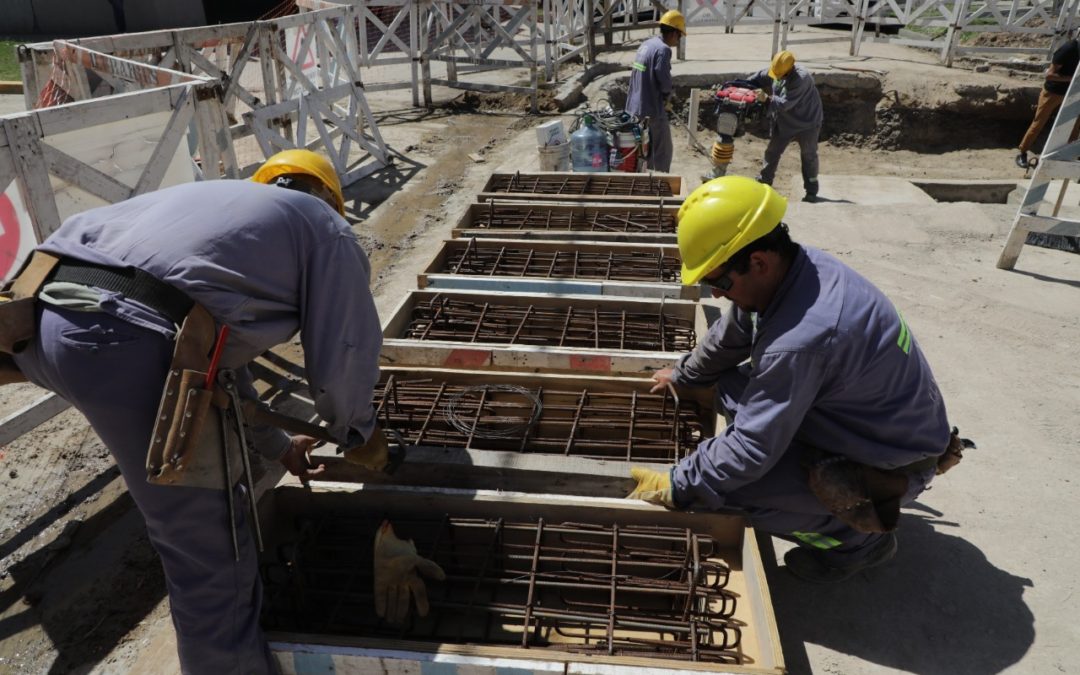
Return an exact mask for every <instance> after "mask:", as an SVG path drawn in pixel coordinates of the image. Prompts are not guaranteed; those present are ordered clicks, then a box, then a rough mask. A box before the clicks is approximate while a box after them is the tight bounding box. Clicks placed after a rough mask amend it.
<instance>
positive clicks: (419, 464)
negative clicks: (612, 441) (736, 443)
mask: <svg viewBox="0 0 1080 675" xmlns="http://www.w3.org/2000/svg"><path fill="white" fill-rule="evenodd" d="M391 376H392V377H394V378H396V379H397V380H398V381H403V380H404V381H409V380H418V379H424V380H430V381H431V382H432V383H434V384H440V383H444V382H445V383H446V384H448V385H463V386H468V385H502V384H508V385H519V386H523V387H526V388H529V387H537V386H539V387H543V388H544V390H545V391H552V390H556V389H559V388H563V389H567V388H569V389H572V390H574V391H580V390H588V391H589V392H590V394H593V395H599V394H604V393H613V394H630V393H634V392H636V393H638V394H647V393H648V392H649V390H650V389H651V388H652V386H653V385H654V384H655V383H654V382H653V381H652V379H651V378H650V377H649V376H648V375H636V376H630V375H619V376H616V375H597V374H592V373H547V372H544V373H524V372H506V371H495V370H470V369H457V368H428V367H412V366H395V367H384V368H382V369H381V379H380V382H386V381H387V379H388V378H390V377H391ZM679 395H680V396H681V397H682V398H683V399H685V400H693V401H694V402H695V403H697V404H698V407H699V409H700V410H701V415H700V417H699V418H698V420H697V421H698V422H699V423H700V425H701V428H702V434H703V437H704V438H707V437H709V436H712V435H713V434H714V433H715V432H716V430H717V429H719V428H722V426H723V421H722V418H717V417H716V415H715V414H714V413H713V412H712V399H711V392H710V391H709V390H705V389H687V390H685V391H680V392H679ZM300 414H303V413H300ZM311 456H312V461H313V462H315V463H317V464H325V465H326V473H325V475H324V479H325V480H329V481H346V482H352V481H365V482H369V483H395V484H399V485H426V486H434V487H446V488H467V489H499V490H522V489H525V490H530V491H542V492H554V493H558V494H581V495H593V496H602V497H622V496H624V495H626V494H628V493H629V492H630V490H631V489H633V485H634V483H633V480H631V478H630V468H631V467H632V466H647V467H650V468H653V469H657V470H665V471H666V470H667V469H668V468H669V466H670V464H671V462H670V461H669V460H666V459H665V460H662V461H658V462H650V461H646V460H639V459H636V460H633V461H628V460H624V459H590V458H583V457H574V456H565V455H563V454H557V453H543V452H511V451H501V450H488V449H479V448H477V447H473V446H470V447H465V448H457V447H444V446H435V445H426V444H425V445H420V446H416V445H414V446H410V447H409V452H408V454H407V456H406V459H405V462H404V463H403V464H402V465H401V466H400V467H399V468H398V469H397V471H396V472H395V473H394V474H393V476H387V475H385V474H376V475H372V474H370V473H369V472H367V471H365V470H364V469H362V468H359V467H357V466H355V465H353V464H349V463H347V462H346V461H345V460H344V459H343V458H342V456H341V455H339V454H337V449H336V448H334V447H332V446H329V445H327V446H323V447H321V448H318V449H316V450H315V451H313V452H312V455H311Z"/></svg>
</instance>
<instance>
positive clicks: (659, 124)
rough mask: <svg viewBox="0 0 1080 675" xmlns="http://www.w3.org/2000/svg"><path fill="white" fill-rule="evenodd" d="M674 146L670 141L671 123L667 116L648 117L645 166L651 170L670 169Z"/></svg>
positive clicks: (664, 170)
mask: <svg viewBox="0 0 1080 675" xmlns="http://www.w3.org/2000/svg"><path fill="white" fill-rule="evenodd" d="M674 154H675V148H674V146H673V145H672V142H671V123H670V122H669V121H668V118H667V116H666V115H665V116H663V117H653V118H650V119H649V161H648V162H647V163H646V167H647V168H649V169H651V170H653V171H663V172H664V173H667V172H668V171H671V158H672V156H673V155H674Z"/></svg>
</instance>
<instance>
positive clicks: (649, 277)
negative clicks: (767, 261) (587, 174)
mask: <svg viewBox="0 0 1080 675" xmlns="http://www.w3.org/2000/svg"><path fill="white" fill-rule="evenodd" d="M680 266H681V262H680V260H679V258H678V257H677V256H672V255H666V254H665V253H664V252H663V251H660V250H658V251H655V252H653V251H628V252H620V253H616V252H614V251H610V250H609V251H601V250H595V251H579V250H570V249H569V248H568V249H567V250H563V251H559V250H544V249H541V248H533V247H529V246H527V245H521V246H506V245H504V244H501V243H491V242H486V241H483V240H479V239H476V238H472V239H469V241H468V243H467V244H466V245H465V246H464V247H461V246H452V247H449V248H448V249H447V251H446V257H445V259H444V260H443V263H442V269H441V270H439V273H442V274H464V275H472V276H516V277H541V278H546V279H550V278H553V277H560V278H570V279H603V280H608V281H650V282H667V283H678V281H679V278H680V271H681V270H680Z"/></svg>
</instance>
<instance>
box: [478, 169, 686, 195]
mask: <svg viewBox="0 0 1080 675" xmlns="http://www.w3.org/2000/svg"><path fill="white" fill-rule="evenodd" d="M513 175H515V174H509V173H493V174H491V176H490V177H489V178H488V181H487V183H486V184H485V185H484V188H483V190H482V192H491V191H492V186H493V185H495V183H496V182H501V181H503V180H505V179H507V178H509V177H511V176H513ZM517 175H518V176H519V177H520V178H521V179H531V178H537V177H556V178H559V177H561V178H570V179H574V178H578V179H580V178H581V176H582V174H580V173H574V172H573V171H531V172H529V173H519V174H517ZM591 175H594V176H603V177H605V178H614V179H616V180H625V181H626V182H630V180H632V179H634V178H638V179H640V178H642V177H643V174H627V173H618V172H614V173H606V174H591ZM649 175H650V176H651V177H652V178H653V179H656V180H660V181H663V182H665V183H667V184H668V186H669V187H670V188H671V194H672V195H674V196H675V197H678V196H679V195H680V194H682V176H679V175H677V174H672V173H651V174H649ZM496 194H500V193H496ZM501 194H507V193H501ZM528 194H529V195H530V196H538V195H533V194H532V193H528ZM594 198H595V197H594Z"/></svg>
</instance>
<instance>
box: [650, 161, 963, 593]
mask: <svg viewBox="0 0 1080 675" xmlns="http://www.w3.org/2000/svg"><path fill="white" fill-rule="evenodd" d="M786 207H787V201H786V200H785V199H784V198H783V197H781V196H780V195H779V194H777V193H776V192H775V191H774V190H773V189H772V188H771V187H769V186H767V185H764V184H762V183H757V182H755V181H753V180H751V179H749V178H745V177H742V176H726V177H723V178H717V179H715V180H712V181H709V182H707V183H705V184H703V185H702V186H700V187H699V188H697V189H696V190H694V192H693V193H692V194H691V195H690V196H689V197H688V198H687V200H686V202H685V203H684V204H683V206H682V207H681V208H680V209H679V214H678V238H679V251H680V252H681V254H682V259H683V263H682V280H683V283H684V284H687V285H690V284H696V283H699V282H700V283H701V284H703V285H704V286H707V287H708V288H710V289H712V291H713V295H714V296H716V297H724V298H727V299H729V300H731V302H732V303H733V307H732V308H731V310H730V311H728V312H726V313H725V314H724V316H723V317H722V318H721V319H720V320H719V321H717V322H716V323H715V324H713V326H712V327H711V328H710V329H709V331H708V333H707V334H706V335H705V337H704V339H703V340H702V341H701V342H700V343H699V344H698V345H697V347H696V348H695V349H694V351H693V352H691V353H689V354H686V355H684V356H683V357H682V358H680V359H679V360H678V362H677V363H676V364H675V366H674V367H673V368H670V369H665V370H663V371H660V372H658V373H657V374H656V375H655V376H654V379H655V380H656V381H657V384H656V386H655V387H654V389H653V391H658V390H660V389H662V388H663V387H665V386H667V385H668V384H669V383H671V384H675V385H683V386H688V387H715V401H716V406H717V408H718V409H719V410H720V411H722V412H724V413H725V415H727V416H728V418H729V420H730V422H729V424H728V426H727V428H725V429H724V430H723V432H722V433H720V434H719V435H718V436H716V437H715V438H710V439H707V440H705V441H703V442H702V443H701V444H700V445H699V447H698V449H697V451H696V452H694V453H693V454H691V455H690V456H689V457H687V458H685V459H684V460H682V461H681V462H680V463H679V464H677V465H675V466H674V467H672V468H671V470H670V472H663V473H661V472H656V471H651V470H648V469H643V468H638V467H635V468H634V469H633V477H634V478H635V479H636V480H637V488H636V489H635V490H634V492H633V493H632V494H631V495H630V497H632V498H640V499H644V500H646V501H650V502H652V503H656V504H663V505H664V506H667V507H668V508H686V507H692V508H695V509H702V510H710V509H712V510H715V509H719V508H721V507H734V508H737V509H740V510H743V511H745V512H746V513H747V514H748V516H749V518H750V520H751V522H752V523H753V525H754V526H755V527H757V528H759V529H761V530H763V531H765V532H769V533H771V534H774V535H777V536H779V537H782V538H785V539H789V540H792V541H795V542H796V543H797V544H799V548H796V549H793V550H791V551H789V552H788V553H787V555H785V557H784V560H785V562H786V563H787V567H788V569H789V570H790V571H791V572H792V573H793V574H795V575H796V576H798V577H800V578H802V579H806V580H809V581H814V582H831V581H839V580H842V579H845V578H847V577H850V576H852V575H853V574H855V573H857V572H859V571H861V570H863V569H866V568H868V567H872V566H874V565H878V564H881V563H883V562H885V561H887V560H889V559H890V558H892V556H893V555H894V554H895V552H896V538H895V535H894V534H893V533H892V531H891V530H892V529H893V528H895V526H896V519H897V518H898V516H899V507H900V505H901V504H906V503H908V502H910V501H911V500H913V499H915V497H916V496H917V495H918V494H919V493H921V492H922V491H923V490H924V489H926V487H927V485H928V484H929V482H930V480H931V478H932V477H933V476H934V475H935V472H936V470H937V468H938V465H939V461H940V459H939V458H941V457H942V456H944V455H950V456H951V454H958V451H957V453H948V452H947V448H948V447H951V440H952V439H951V437H950V432H949V426H948V422H947V421H946V415H945V405H944V403H943V401H942V397H941V392H940V391H939V390H938V386H937V383H936V382H935V381H934V376H933V374H932V373H931V372H930V366H929V365H928V364H927V362H926V359H925V358H924V357H923V354H922V351H921V350H920V349H919V345H918V343H917V342H916V341H915V339H914V337H913V336H912V334H911V330H910V329H909V328H908V325H907V324H906V323H905V321H904V319H903V317H902V316H901V315H900V313H899V312H898V311H897V310H896V308H895V307H893V305H892V303H890V302H889V300H888V299H887V298H886V297H885V296H884V294H882V293H881V291H879V290H878V289H877V288H875V287H874V286H873V285H872V284H871V283H870V282H869V281H867V280H866V279H864V278H863V277H861V276H859V274H858V273H856V272H855V271H854V270H852V269H851V268H849V267H847V266H846V265H844V264H843V263H841V262H840V261H839V260H837V259H836V258H834V257H833V256H831V255H829V254H827V253H824V252H822V251H819V250H817V249H814V248H810V247H806V246H800V245H799V244H797V243H794V242H793V241H792V240H791V238H790V237H789V235H788V232H787V227H786V226H785V225H784V224H782V223H781V219H782V218H783V216H784V212H785V210H786ZM747 359H749V361H748V362H747ZM944 468H948V466H945V465H944V464H943V469H944Z"/></svg>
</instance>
